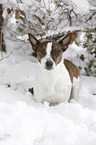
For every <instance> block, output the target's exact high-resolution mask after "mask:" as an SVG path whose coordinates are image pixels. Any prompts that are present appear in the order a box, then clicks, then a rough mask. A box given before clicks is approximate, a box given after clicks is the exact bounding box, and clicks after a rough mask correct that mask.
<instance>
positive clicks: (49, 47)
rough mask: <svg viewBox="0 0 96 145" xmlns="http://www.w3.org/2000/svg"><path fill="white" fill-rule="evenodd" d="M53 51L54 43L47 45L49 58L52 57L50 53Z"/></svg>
mask: <svg viewBox="0 0 96 145" xmlns="http://www.w3.org/2000/svg"><path fill="white" fill-rule="evenodd" d="M51 50H52V42H48V43H47V56H48V57H50V53H51Z"/></svg>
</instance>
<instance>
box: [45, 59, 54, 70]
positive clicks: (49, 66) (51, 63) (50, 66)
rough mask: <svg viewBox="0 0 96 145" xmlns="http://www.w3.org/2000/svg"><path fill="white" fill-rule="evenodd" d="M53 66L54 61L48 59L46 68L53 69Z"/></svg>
mask: <svg viewBox="0 0 96 145" xmlns="http://www.w3.org/2000/svg"><path fill="white" fill-rule="evenodd" d="M52 66H53V62H52V61H51V60H47V61H46V63H45V68H46V69H47V70H51V69H53V68H52Z"/></svg>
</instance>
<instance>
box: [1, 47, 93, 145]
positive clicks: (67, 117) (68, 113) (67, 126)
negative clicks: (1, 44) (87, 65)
mask: <svg viewBox="0 0 96 145" xmlns="http://www.w3.org/2000/svg"><path fill="white" fill-rule="evenodd" d="M11 46H12V45H11ZM7 49H8V48H7ZM30 52H31V49H29V50H28V52H27V54H26V52H25V53H24V52H23V50H20V49H18V50H16V51H14V52H13V54H12V55H11V56H10V57H9V58H8V59H5V60H3V61H1V62H0V145H96V78H93V77H85V76H82V77H81V81H82V85H81V91H80V98H79V101H78V102H76V101H74V100H73V101H72V102H71V103H61V104H59V105H57V106H51V107H50V106H49V104H48V103H47V102H45V104H41V103H37V102H35V101H34V97H33V96H32V95H31V93H30V92H29V88H31V87H32V85H33V81H34V78H35V76H36V73H37V72H38V65H37V63H36V60H35V59H34V58H33V57H32V56H30V55H28V53H29V54H30ZM33 61H34V62H33Z"/></svg>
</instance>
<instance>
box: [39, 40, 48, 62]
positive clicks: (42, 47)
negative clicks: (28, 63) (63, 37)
mask: <svg viewBox="0 0 96 145" xmlns="http://www.w3.org/2000/svg"><path fill="white" fill-rule="evenodd" d="M46 49H47V42H46V41H45V42H42V43H41V44H40V45H39V47H38V50H37V58H38V61H39V62H40V63H41V59H42V58H43V57H45V55H46Z"/></svg>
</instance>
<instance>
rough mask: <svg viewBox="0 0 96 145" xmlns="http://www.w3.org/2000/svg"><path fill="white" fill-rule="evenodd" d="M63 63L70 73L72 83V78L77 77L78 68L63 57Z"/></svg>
mask: <svg viewBox="0 0 96 145" xmlns="http://www.w3.org/2000/svg"><path fill="white" fill-rule="evenodd" d="M64 64H65V66H66V68H67V70H68V72H69V74H70V78H71V82H72V83H73V78H74V77H75V78H78V76H79V69H78V67H77V66H76V65H75V64H73V63H72V62H71V61H69V60H67V59H64Z"/></svg>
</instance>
